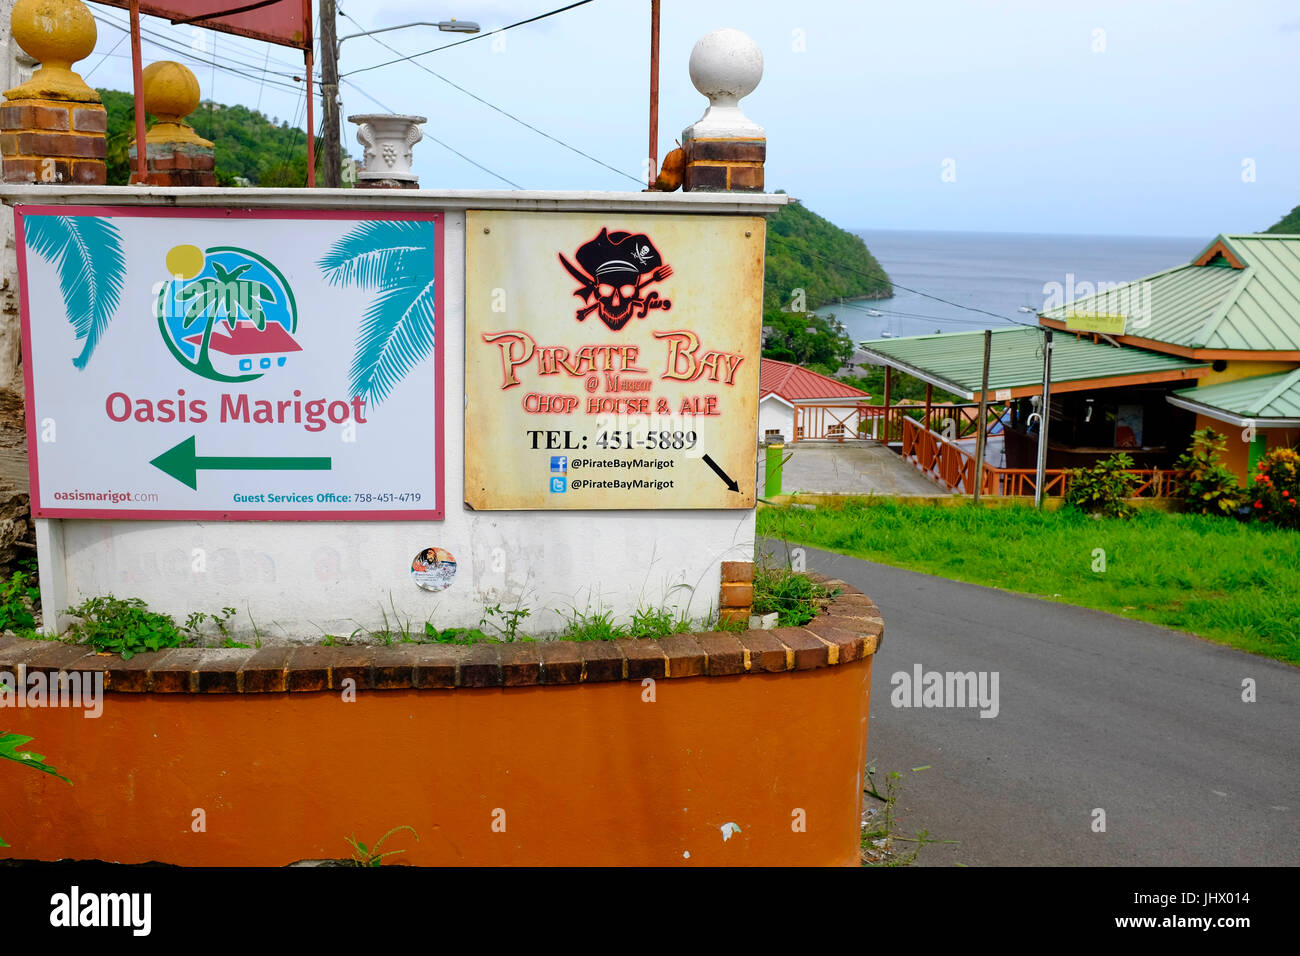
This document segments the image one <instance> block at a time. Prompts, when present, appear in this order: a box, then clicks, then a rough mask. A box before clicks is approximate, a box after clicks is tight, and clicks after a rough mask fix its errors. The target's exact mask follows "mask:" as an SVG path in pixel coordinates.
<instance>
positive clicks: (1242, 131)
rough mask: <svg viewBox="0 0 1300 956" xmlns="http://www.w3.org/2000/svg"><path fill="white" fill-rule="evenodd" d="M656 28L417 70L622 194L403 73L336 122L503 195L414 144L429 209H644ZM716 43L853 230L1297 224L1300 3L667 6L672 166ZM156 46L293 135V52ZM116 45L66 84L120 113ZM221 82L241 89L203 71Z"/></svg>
mask: <svg viewBox="0 0 1300 956" xmlns="http://www.w3.org/2000/svg"><path fill="white" fill-rule="evenodd" d="M564 3H565V0H437V3H436V4H433V5H431V4H430V3H429V2H428V0H406V2H402V0H390V2H365V3H362V2H359V0H340V6H341V9H342V11H344V12H345V13H346V14H348V16H341V17H340V20H339V34H340V35H345V34H348V33H353V32H359V31H361V30H371V29H375V28H377V27H381V26H391V25H395V24H398V23H405V22H409V21H412V20H421V19H442V18H444V17H458V18H460V19H465V20H475V21H478V22H479V23H480V24H481V25H482V26H483V27H484V28H485V30H487V29H492V28H496V27H500V26H502V25H504V24H507V23H510V22H513V21H515V20H519V19H523V18H525V17H528V16H533V15H535V14H538V13H543V12H545V11H547V10H551V9H554V8H556V7H559V6H563V5H564ZM93 8H94V10H95V13H96V16H97V17H100V18H102V19H106V20H112V21H114V22H116V23H124V22H125V13H124V12H123V11H121V10H117V9H114V8H110V7H104V6H100V5H98V4H95V5H93ZM649 8H650V3H649V0H595V2H593V3H589V4H587V5H586V6H582V7H578V8H576V9H574V10H571V11H569V12H566V13H563V14H560V15H558V16H555V17H552V18H550V19H547V20H544V21H542V22H539V23H536V24H530V25H528V26H524V27H520V28H517V29H515V30H511V31H508V32H507V33H505V34H503V35H501V36H498V37H495V38H494V37H484V38H482V39H479V40H476V41H474V42H472V43H467V44H464V45H463V46H460V47H457V48H455V49H452V50H447V51H445V52H441V53H435V54H432V55H430V56H427V57H423V58H421V59H420V61H419V62H421V63H423V64H425V65H426V66H427V67H428V68H429V69H432V70H436V71H437V72H438V73H440V74H442V75H443V76H445V77H446V78H447V79H449V80H452V81H454V82H455V83H457V84H459V85H460V86H463V87H464V88H465V89H466V90H469V91H470V92H472V93H474V94H476V95H477V96H479V97H482V99H484V100H486V101H488V102H489V103H491V104H493V105H495V106H497V107H499V108H500V109H502V110H505V111H507V112H509V113H512V114H514V115H515V116H517V117H519V118H520V119H522V120H525V121H527V122H528V123H530V124H532V125H533V126H536V127H538V128H539V129H541V130H543V131H545V132H546V133H548V134H550V135H551V136H553V137H555V138H556V139H558V140H562V141H563V142H565V143H568V144H570V145H571V146H573V147H576V148H577V149H579V150H582V151H583V152H585V153H588V154H590V155H591V156H593V157H595V158H596V159H598V160H600V161H601V162H603V163H607V164H608V165H609V166H612V167H614V168H615V169H617V170H621V171H622V172H624V173H626V176H624V175H619V174H618V173H616V172H613V171H611V170H609V169H607V168H605V167H603V166H601V165H598V164H597V163H595V162H593V161H591V160H589V159H585V158H583V157H582V156H579V155H577V154H575V153H573V152H570V151H569V150H567V149H565V148H564V147H563V146H560V145H558V144H556V143H554V142H552V141H550V140H548V139H545V138H544V137H542V136H540V135H539V134H538V133H536V132H533V131H532V130H530V129H527V128H526V127H524V126H522V125H520V124H518V123H516V122H514V121H512V120H510V119H508V118H507V117H506V116H504V115H502V114H501V113H499V112H497V111H495V110H493V109H492V108H490V107H489V106H486V105H484V104H482V103H480V102H477V101H475V100H474V99H472V98H471V97H470V96H468V95H466V94H465V93H463V92H461V91H459V90H457V89H455V88H453V87H452V86H450V85H448V84H447V83H445V82H443V80H441V79H438V78H436V77H434V76H432V75H430V74H429V73H427V72H424V71H423V70H421V69H420V68H419V67H418V66H416V65H414V64H412V63H409V62H407V63H400V64H396V65H391V66H385V67H382V68H380V69H375V70H369V71H366V72H360V73H357V74H355V75H354V76H351V77H348V78H347V81H348V82H347V83H345V85H344V87H343V113H344V116H347V115H348V114H352V113H365V112H389V111H391V112H403V113H418V114H421V115H424V116H427V117H428V118H429V122H428V124H427V126H426V127H425V129H426V131H427V133H428V135H429V136H430V137H436V138H437V139H439V140H441V141H442V142H443V143H445V144H446V145H447V146H448V147H452V148H454V149H455V150H459V151H460V152H461V153H463V154H464V155H465V156H467V157H469V158H470V159H472V160H474V161H475V162H477V163H479V164H481V165H482V166H484V167H486V168H487V169H488V170H491V173H489V172H485V171H483V170H481V169H478V168H476V167H475V166H473V165H471V164H470V163H468V162H467V161H466V160H465V159H462V158H460V157H459V156H457V155H456V154H455V153H453V152H450V151H449V150H448V149H446V148H444V147H443V146H442V145H439V144H438V143H435V142H433V141H432V140H431V139H426V140H425V141H424V142H423V143H421V144H420V145H419V146H417V147H416V171H417V172H418V173H419V174H420V181H421V185H422V186H424V187H426V188H439V187H449V188H476V187H481V188H502V187H504V186H505V185H506V184H505V183H504V182H503V181H502V179H501V178H497V177H498V176H499V177H504V178H505V179H507V180H510V181H511V182H513V183H517V184H519V185H520V186H523V187H527V188H560V189H625V188H633V189H635V188H637V187H636V185H635V184H634V183H633V182H632V180H631V179H629V178H628V177H636V176H639V175H640V174H641V171H642V168H643V165H644V157H645V154H646V146H647V132H646V130H647V100H648V88H649V79H648V74H649V52H648V49H649V29H648V27H649ZM350 18H355V19H350ZM358 24H359V25H358ZM724 26H730V27H736V28H738V29H740V30H743V31H745V32H746V33H748V34H749V35H750V36H752V37H753V38H754V39H755V40H756V41H757V42H758V44H759V45H760V47H761V48H762V50H763V55H764V59H765V72H764V77H763V81H762V83H761V84H760V85H759V87H758V89H757V90H756V91H755V92H754V93H753V94H752V95H751V96H749V97H747V98H746V99H745V100H744V101H743V102H742V106H743V107H744V109H745V111H746V113H747V114H748V115H749V117H750V118H751V119H752V120H754V121H755V122H757V123H760V124H762V125H763V126H765V127H766V129H767V136H768V161H767V188H768V189H769V190H771V189H778V188H780V189H785V190H786V191H787V192H789V193H791V194H792V195H795V196H797V197H799V198H800V199H802V200H803V201H804V203H805V204H806V205H807V206H809V207H810V208H812V209H813V210H815V211H817V212H819V213H821V214H823V215H825V216H827V217H828V218H831V219H833V220H834V221H836V222H837V223H839V224H840V225H843V226H846V227H848V228H854V229H920V230H976V231H991V232H1046V233H1108V234H1125V235H1169V236H1195V237H1204V238H1206V239H1208V238H1210V237H1212V236H1213V235H1214V234H1215V233H1218V232H1244V231H1255V230H1260V229H1264V228H1266V227H1267V226H1269V225H1271V224H1272V223H1273V222H1275V221H1276V220H1277V219H1278V218H1279V217H1280V216H1281V215H1282V214H1283V213H1285V212H1287V211H1288V210H1290V209H1291V208H1292V207H1293V206H1295V205H1297V204H1300V109H1298V108H1297V107H1300V4H1297V3H1296V2H1295V0H1234V2H1232V3H1227V4H1225V3H1223V2H1222V0H1168V2H1164V0H1092V2H1080V0H1000V2H981V0H928V2H927V0H921V2H910V3H903V4H899V3H896V2H888V3H886V2H877V0H862V2H858V0H799V2H771V0H663V24H662V39H661V65H660V89H661V95H662V101H661V106H660V156H662V155H663V154H664V153H665V152H667V150H668V149H670V148H671V147H672V145H673V141H674V139H676V138H678V137H679V136H680V131H681V129H682V128H683V127H684V126H687V125H689V124H690V123H692V122H693V121H695V120H696V119H698V118H699V116H700V115H701V114H702V112H703V110H704V107H705V105H706V101H705V100H704V98H703V97H701V96H700V95H699V94H698V93H697V92H696V91H695V89H694V87H693V86H691V83H690V79H689V77H688V75H687V69H686V63H687V58H688V57H689V55H690V51H691V47H692V46H693V45H694V43H695V41H696V40H697V39H698V38H699V37H700V36H702V35H704V34H705V33H707V32H709V31H710V30H713V29H716V28H718V27H724ZM145 27H146V29H147V30H150V31H154V32H156V33H159V34H163V35H165V36H169V37H172V38H174V39H173V42H174V44H175V45H176V46H178V47H180V48H181V49H182V50H184V51H187V52H189V53H190V54H192V56H193V57H194V58H197V60H196V59H188V58H186V57H183V56H180V55H178V54H177V53H175V52H169V51H165V50H163V49H161V48H160V47H158V46H156V45H153V44H152V43H146V46H145V61H146V63H147V62H151V61H153V60H159V59H180V60H181V61H182V62H186V63H187V65H189V66H191V68H192V69H194V70H195V72H196V74H197V75H198V77H199V82H200V84H201V85H202V87H203V95H204V97H205V98H206V97H208V96H215V99H216V100H217V101H218V102H222V103H234V102H239V103H243V104H246V105H248V106H250V107H259V108H260V109H261V110H262V111H263V112H265V113H266V114H268V115H269V116H272V117H277V118H280V119H286V118H287V119H289V120H290V121H294V120H295V119H296V121H297V123H298V124H299V125H302V124H303V122H304V120H303V105H302V103H303V97H302V93H301V88H302V84H301V83H294V82H293V80H292V74H293V72H294V71H295V61H296V55H295V53H294V51H293V50H290V49H288V48H283V47H268V46H267V45H266V44H261V43H256V42H253V41H249V40H243V39H240V38H234V37H230V36H227V35H224V34H213V33H211V32H207V31H202V32H196V31H195V30H194V29H193V28H191V27H172V26H170V25H169V24H167V23H166V21H161V20H156V19H152V18H145ZM123 37H124V34H123V33H121V32H120V31H119V30H116V29H113V28H112V27H109V26H105V25H103V24H101V25H100V29H99V42H98V45H97V47H96V50H95V53H94V54H92V55H91V56H90V57H88V58H87V59H86V60H84V61H82V62H81V63H80V64H79V65H78V66H77V69H78V70H79V71H80V72H82V73H83V75H85V74H89V80H90V82H91V84H92V85H95V86H110V87H114V88H117V89H123V90H129V89H130V59H129V56H128V54H129V52H130V46H129V43H126V42H121V41H122V40H123ZM460 38H461V37H459V36H457V35H454V34H446V33H439V32H438V31H436V30H433V29H429V28H424V27H419V28H414V29H410V30H403V31H397V32H394V33H387V34H383V35H382V37H381V39H383V40H384V42H386V43H388V44H390V45H392V46H393V47H396V48H397V49H398V50H399V51H400V52H401V54H403V55H405V54H410V53H416V52H419V51H422V50H428V49H431V48H433V47H435V46H439V45H442V44H444V43H450V42H453V41H455V40H457V39H460ZM502 40H504V44H503V43H502V42H501V41H502ZM502 47H504V48H502ZM393 58H394V54H393V53H391V52H390V51H389V50H386V49H384V48H383V47H381V46H380V45H379V44H378V43H376V42H375V40H374V39H372V38H369V37H360V38H357V39H352V40H348V41H347V42H346V43H344V44H343V45H342V53H341V59H340V64H341V65H340V70H341V72H342V73H343V74H344V75H345V76H346V74H347V73H349V72H350V71H352V70H358V69H361V68H364V67H367V66H371V65H373V64H376V63H382V62H383V61H385V60H389V59H393ZM213 59H215V61H216V62H217V63H219V64H221V65H222V66H225V67H227V68H228V69H232V70H235V71H236V72H237V73H241V74H243V75H242V76H241V75H235V74H232V73H231V72H227V71H226V70H221V69H214V68H213V67H212V66H210V65H208V64H206V63H203V62H199V61H202V60H213ZM297 63H298V66H297V69H298V72H299V73H300V72H301V65H300V61H297ZM263 69H267V70H270V71H272V72H270V73H268V74H263V73H262V71H263ZM280 74H289V75H280ZM264 79H265V82H263V80H264ZM349 84H351V85H349ZM378 104H382V107H381V106H380V105H378ZM317 116H318V118H319V112H318V113H317ZM354 129H355V127H353V126H351V124H348V123H347V122H346V121H345V122H344V143H345V148H347V149H350V150H351V152H352V153H353V155H359V148H358V147H357V146H356V144H355V139H354V135H353V130H354ZM945 171H947V172H948V176H947V177H946V178H945V176H944V173H945ZM493 173H494V174H496V175H495V176H494V175H492V174H493Z"/></svg>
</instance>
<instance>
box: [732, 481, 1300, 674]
mask: <svg viewBox="0 0 1300 956" xmlns="http://www.w3.org/2000/svg"><path fill="white" fill-rule="evenodd" d="M758 531H759V533H760V534H762V535H766V536H768V537H773V538H784V539H786V540H788V541H790V542H797V543H800V544H807V545H811V546H814V547H819V548H825V549H827V550H830V551H838V552H840V553H842V554H848V555H852V556H854V557H860V558H868V559H870V560H872V561H878V562H880V563H882V564H890V565H894V566H895V567H900V568H909V569H911V570H915V571H924V572H927V573H929V574H936V575H940V576H942V577H945V578H951V579H952V580H956V581H968V582H970V583H972V584H983V585H988V586H991V587H997V588H1003V589H1005V590H1008V591H1018V592H1020V593H1023V594H1033V595H1038V596H1041V597H1045V598H1048V599H1050V600H1055V601H1060V602H1062V603H1066V604H1075V605H1079V606H1081V607H1089V608H1095V609H1097V610H1100V611H1108V612H1111V613H1114V614H1118V615H1121V616H1123V617H1126V618H1133V619H1137V620H1142V621H1149V622H1150V623H1152V624H1160V625H1163V626H1165V627H1171V628H1176V629H1178V630H1182V631H1189V632H1191V633H1193V634H1197V635H1200V636H1201V637H1204V638H1207V639H1209V640H1211V641H1214V642H1216V643H1218V644H1226V645H1228V646H1229V647H1235V648H1239V649H1240V650H1243V651H1248V652H1250V653H1252V654H1260V655H1263V656H1265V657H1271V658H1274V659H1275V660H1279V661H1285V662H1287V663H1290V664H1300V535H1297V534H1296V533H1295V532H1293V531H1287V530H1284V529H1277V528H1269V527H1266V526H1262V525H1243V524H1239V523H1237V522H1236V521H1233V520H1231V519H1227V518H1221V517H1218V516H1214V515H1192V514H1169V513H1165V512H1159V511H1150V510H1145V509H1144V510H1141V511H1139V512H1138V514H1137V515H1136V516H1135V517H1133V518H1130V519H1128V520H1121V519H1106V518H1103V519H1100V520H1098V519H1094V518H1090V517H1088V516H1086V515H1083V514H1080V513H1079V512H1077V511H1074V510H1072V509H1068V508H1063V509H1061V510H1060V511H1054V512H1040V511H1036V510H1034V509H1032V508H1028V507H1023V506H1015V507H1002V508H977V507H974V506H971V505H964V506H955V507H935V506H933V505H914V504H903V503H899V502H893V501H871V502H868V501H866V500H863V501H861V502H857V501H851V502H846V503H845V504H843V505H839V506H834V507H825V508H817V509H816V510H812V511H809V510H803V509H788V508H764V509H762V510H760V511H759V513H758ZM1097 549H1101V550H1102V551H1104V559H1105V570H1104V571H1094V570H1093V568H1094V566H1095V565H1096V564H1097V563H1098V558H1099V555H1098V553H1097Z"/></svg>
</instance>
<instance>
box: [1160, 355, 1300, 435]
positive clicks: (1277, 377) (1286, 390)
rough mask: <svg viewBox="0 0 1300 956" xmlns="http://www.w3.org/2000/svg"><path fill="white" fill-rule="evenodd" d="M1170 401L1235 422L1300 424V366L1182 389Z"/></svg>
mask: <svg viewBox="0 0 1300 956" xmlns="http://www.w3.org/2000/svg"><path fill="white" fill-rule="evenodd" d="M1169 402H1170V403H1171V404H1174V405H1177V406H1178V407H1179V408H1186V409H1190V410H1191V411H1194V412H1200V413H1201V414H1203V415H1209V416H1210V417H1211V418H1217V419H1219V420H1220V421H1226V422H1230V423H1232V424H1234V425H1248V424H1250V423H1252V422H1254V423H1256V424H1260V425H1264V424H1272V425H1286V426H1288V427H1291V426H1294V425H1300V368H1296V369H1292V370H1291V371H1289V372H1277V373H1275V374H1273V375H1254V376H1252V377H1250V378H1239V379H1237V380H1235V381H1232V382H1221V383H1219V384H1217V385H1205V386H1202V387H1200V388H1188V389H1183V390H1181V391H1178V392H1175V393H1174V394H1173V395H1170V396H1169Z"/></svg>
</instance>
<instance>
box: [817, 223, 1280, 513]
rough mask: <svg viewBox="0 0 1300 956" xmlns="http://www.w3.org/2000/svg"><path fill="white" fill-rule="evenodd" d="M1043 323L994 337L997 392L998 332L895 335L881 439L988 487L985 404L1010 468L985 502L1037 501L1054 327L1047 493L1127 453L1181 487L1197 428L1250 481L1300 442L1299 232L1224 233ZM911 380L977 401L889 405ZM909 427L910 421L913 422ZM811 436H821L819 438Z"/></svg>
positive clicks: (1004, 467)
mask: <svg viewBox="0 0 1300 956" xmlns="http://www.w3.org/2000/svg"><path fill="white" fill-rule="evenodd" d="M1038 319H1039V325H1038V326H1037V327H1025V328H1009V329H999V330H996V331H994V333H993V336H992V344H991V350H990V362H989V377H988V387H987V390H984V389H983V388H982V371H983V356H984V333H983V332H965V333H956V334H944V335H922V336H912V337H908V338H901V339H880V340H875V341H871V342H866V343H863V349H864V351H865V352H866V353H867V354H868V355H870V356H871V357H873V358H874V359H876V360H877V361H879V362H880V363H882V364H883V365H884V366H885V367H886V370H887V373H886V388H885V394H884V402H883V407H882V408H881V410H880V412H879V413H877V414H878V415H879V416H880V417H881V418H882V419H883V421H884V423H885V425H884V427H883V428H882V429H880V430H879V433H878V434H879V435H880V436H881V440H884V441H888V442H891V443H892V442H898V443H899V444H900V445H901V451H902V453H903V455H904V457H907V458H910V459H912V460H913V461H914V462H915V463H916V464H917V465H918V466H919V467H921V468H922V470H925V471H927V472H929V473H931V474H933V475H934V476H935V477H938V478H940V480H941V481H943V482H944V483H945V484H947V485H948V486H949V487H951V488H953V489H954V490H960V491H970V490H972V488H973V480H974V470H973V467H972V465H973V441H972V440H967V439H969V438H970V436H973V434H974V432H975V419H976V418H977V416H978V412H977V409H978V404H979V401H980V398H981V395H983V397H984V398H985V399H986V401H987V402H988V404H989V407H990V409H991V411H990V412H989V414H988V417H987V419H986V420H987V422H988V423H989V425H990V426H991V431H993V430H996V431H998V432H1004V433H1005V434H1004V436H1003V445H1002V449H1001V455H1002V457H1001V460H1000V461H994V460H992V459H991V458H989V456H986V460H988V461H990V462H991V467H988V468H986V471H985V478H984V486H985V487H984V490H985V492H986V493H991V494H999V493H1000V494H1032V493H1033V482H1034V469H1035V464H1036V460H1037V455H1038V435H1039V420H1038V415H1037V412H1038V407H1039V404H1040V402H1041V395H1042V391H1043V373H1044V361H1043V358H1044V354H1043V353H1044V343H1045V338H1046V337H1045V335H1044V330H1045V329H1052V330H1054V335H1053V351H1052V365H1051V389H1050V401H1049V425H1048V447H1047V455H1046V461H1047V477H1046V485H1045V493H1047V494H1060V493H1062V492H1063V490H1064V486H1065V480H1066V477H1065V471H1066V470H1068V469H1071V468H1078V467H1084V466H1087V465H1089V464H1091V463H1093V462H1094V461H1097V460H1098V459H1102V458H1106V457H1109V456H1110V455H1113V454H1116V453H1119V452H1123V453H1125V454H1128V455H1129V456H1130V457H1131V458H1132V459H1133V462H1134V468H1135V470H1138V471H1141V472H1142V473H1143V477H1144V482H1143V486H1142V491H1144V492H1145V493H1150V494H1160V493H1162V491H1165V490H1167V489H1168V488H1169V484H1168V480H1169V479H1170V478H1172V477H1173V476H1172V471H1171V469H1172V466H1173V464H1174V462H1175V460H1176V459H1177V458H1178V456H1179V455H1180V454H1182V453H1183V452H1184V451H1186V450H1187V447H1188V445H1189V443H1190V440H1191V434H1192V432H1193V431H1195V430H1197V429H1202V428H1207V427H1208V428H1214V429H1215V430H1216V431H1219V432H1220V433H1222V434H1224V435H1225V436H1226V437H1227V440H1228V441H1227V449H1226V452H1225V456H1224V459H1225V464H1226V465H1227V466H1228V467H1229V468H1231V469H1232V471H1233V472H1234V473H1235V474H1236V475H1237V477H1238V478H1239V479H1241V480H1242V481H1246V480H1247V476H1248V474H1249V473H1250V472H1251V471H1252V470H1253V469H1254V465H1255V462H1256V461H1257V460H1258V459H1259V458H1260V457H1262V456H1263V455H1264V454H1265V453H1266V452H1267V451H1268V450H1269V449H1272V448H1277V447H1293V446H1294V445H1295V444H1296V443H1297V441H1300V236H1294V235H1223V236H1219V237H1217V238H1216V239H1215V240H1214V241H1213V242H1211V243H1210V244H1209V245H1208V246H1207V247H1206V248H1205V250H1204V251H1203V252H1202V253H1201V254H1200V255H1198V256H1197V257H1196V258H1195V259H1194V260H1193V261H1191V262H1190V263H1188V264H1186V265H1182V266H1178V267H1176V268H1173V269H1168V270H1165V271H1164V272H1159V273H1156V274H1155V275H1152V276H1148V277H1146V278H1143V279H1139V280H1136V281H1134V282H1128V283H1124V284H1121V285H1116V286H1113V287H1107V288H1104V289H1098V290H1097V291H1096V292H1095V293H1094V294H1092V295H1088V296H1084V297H1081V298H1078V299H1075V300H1074V301H1071V302H1067V303H1062V304H1060V305H1058V306H1055V307H1052V308H1048V309H1045V310H1044V311H1043V312H1041V313H1040V314H1039V316H1038ZM895 369H896V370H899V371H902V372H904V373H906V374H908V375H912V376H914V377H916V378H918V379H920V380H921V381H923V382H925V383H926V385H927V396H930V395H931V394H932V390H933V389H934V388H940V389H943V390H944V391H947V392H951V393H953V394H955V395H958V396H960V397H961V398H963V399H965V400H966V401H967V402H969V403H970V404H943V405H935V404H934V403H933V402H931V401H930V400H929V398H928V397H927V401H926V404H925V408H924V411H923V412H922V413H921V414H920V416H919V418H918V417H916V414H915V413H916V411H917V410H916V409H915V408H910V409H908V410H907V411H906V412H904V411H901V410H897V409H896V408H895V407H893V406H891V403H890V387H889V382H890V373H892V371H893V370H895ZM909 422H910V423H911V424H909ZM803 437H804V438H805V439H806V438H810V437H819V436H815V435H805V436H803Z"/></svg>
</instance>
